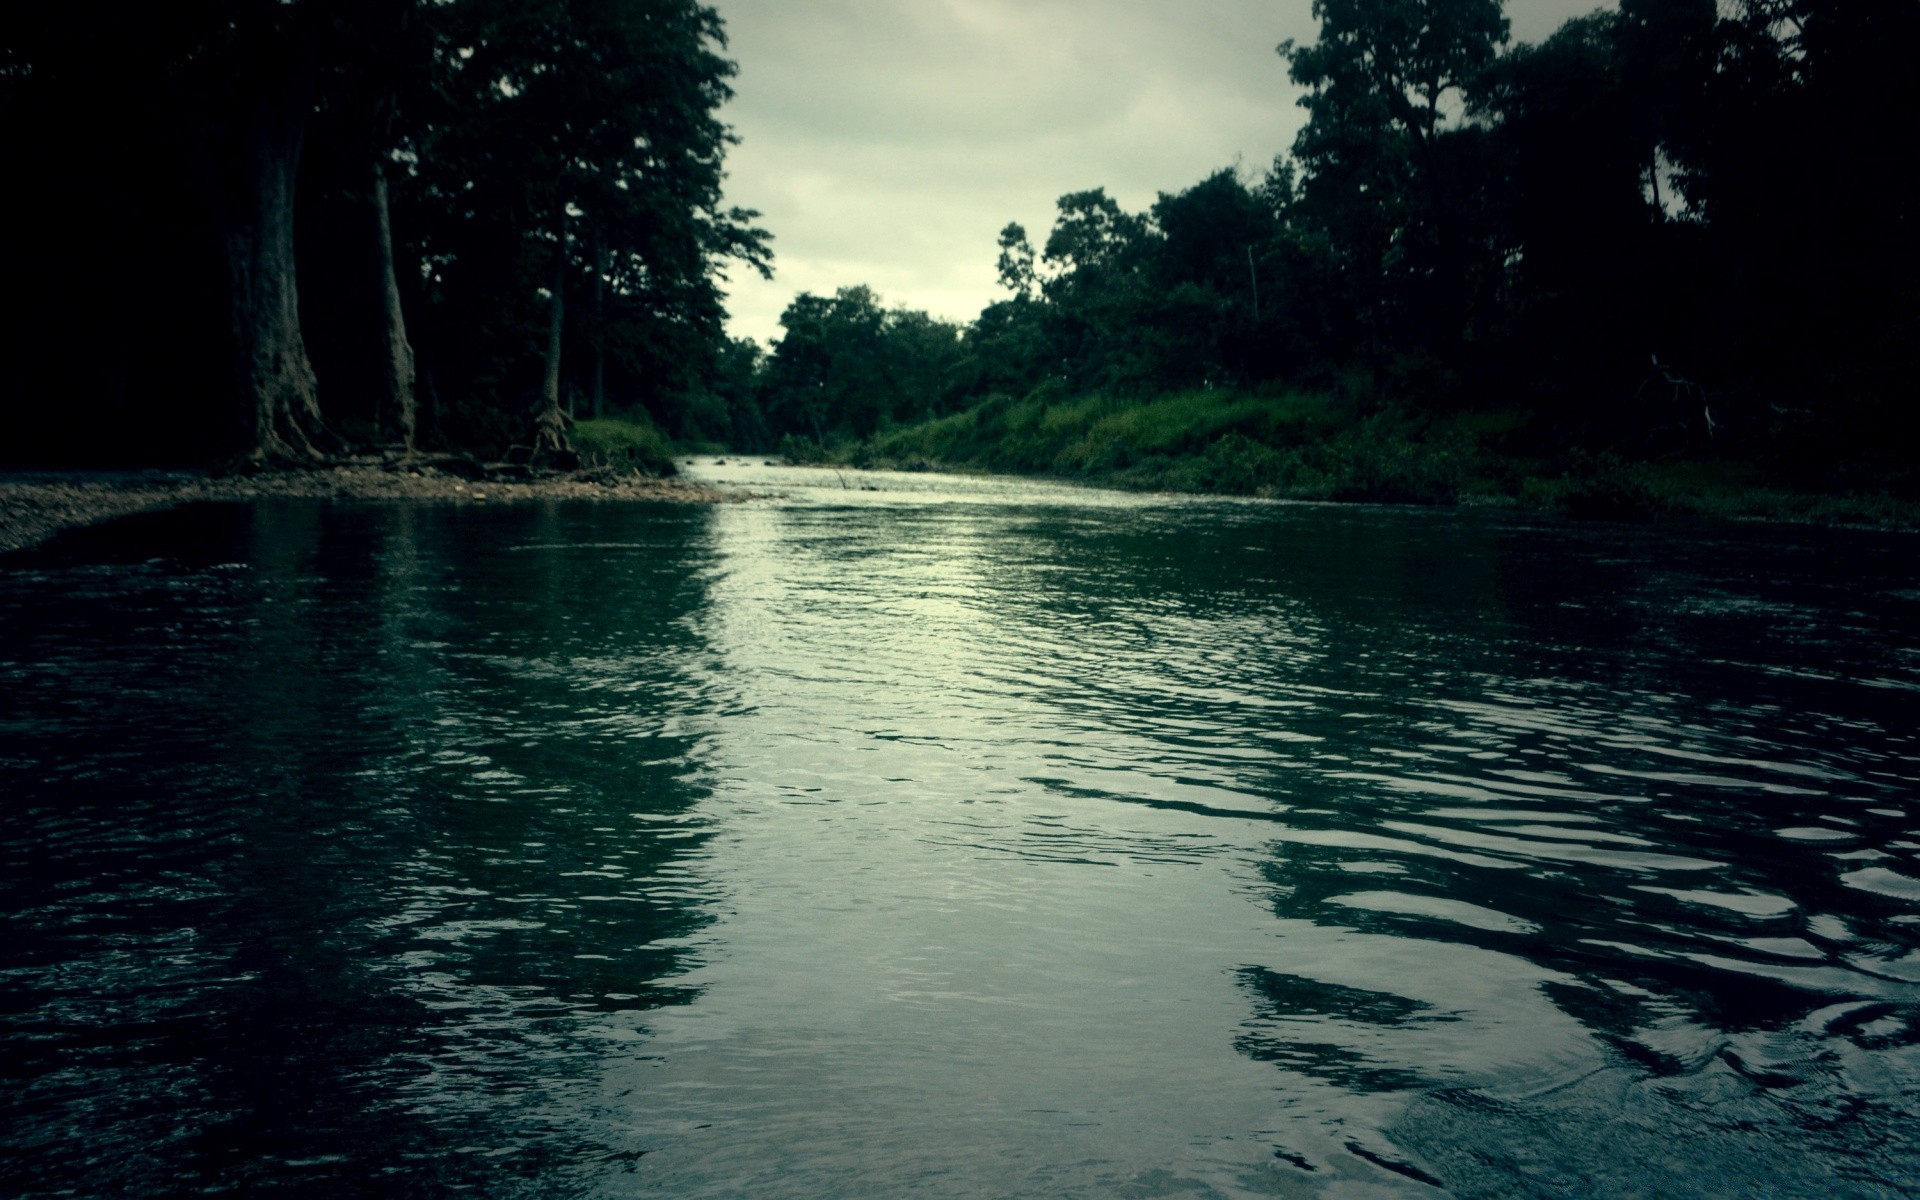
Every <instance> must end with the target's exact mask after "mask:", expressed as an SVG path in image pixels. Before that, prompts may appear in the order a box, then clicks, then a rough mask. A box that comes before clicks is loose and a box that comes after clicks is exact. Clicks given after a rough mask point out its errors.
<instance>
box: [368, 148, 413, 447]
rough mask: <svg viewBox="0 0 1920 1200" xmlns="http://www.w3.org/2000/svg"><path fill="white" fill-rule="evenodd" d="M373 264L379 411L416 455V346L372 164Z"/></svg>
mask: <svg viewBox="0 0 1920 1200" xmlns="http://www.w3.org/2000/svg"><path fill="white" fill-rule="evenodd" d="M372 200H373V217H374V240H375V243H376V244H375V247H374V265H375V269H376V271H377V272H378V274H377V277H376V282H377V284H378V287H379V292H380V385H381V387H380V392H381V394H380V412H379V425H380V429H381V432H382V434H383V435H385V436H395V435H397V436H398V437H399V440H400V443H401V444H402V445H403V446H405V447H406V452H407V454H408V455H409V456H411V455H412V454H413V434H414V417H415V405H414V392H413V385H414V366H413V346H412V345H411V344H410V343H409V342H408V341H407V317H406V313H405V312H404V311H402V309H401V307H400V279H399V276H398V274H397V273H396V272H395V270H394V261H393V220H392V216H391V213H390V211H389V208H388V204H387V172H386V169H385V168H384V167H382V166H381V165H380V163H379V162H378V161H377V160H376V161H375V162H374V164H373V196H372Z"/></svg>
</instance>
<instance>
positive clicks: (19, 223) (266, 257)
mask: <svg viewBox="0 0 1920 1200" xmlns="http://www.w3.org/2000/svg"><path fill="white" fill-rule="evenodd" d="M110 7H112V6H104V5H101V4H99V3H98V2H97V0H94V2H91V3H85V2H83V3H75V4H68V5H63V6H58V7H57V8H56V7H55V6H48V5H33V6H23V7H22V9H17V10H16V11H14V12H13V13H12V14H11V15H9V16H7V17H5V18H4V21H5V26H4V31H3V33H4V50H0V53H3V54H4V58H0V86H4V89H5V93H4V94H5V100H4V111H5V112H6V113H7V114H8V115H7V117H6V122H5V124H6V147H5V154H6V158H7V160H8V161H9V168H8V171H9V175H10V177H11V178H13V179H15V180H21V181H29V186H24V187H19V188H17V189H16V192H17V199H18V201H19V204H18V209H19V211H18V212H17V214H16V220H15V223H14V232H13V233H12V235H10V236H9V238H8V239H7V242H6V248H5V254H6V256H7V262H6V270H7V274H8V277H9V279H10V281H11V283H12V286H11V287H10V288H9V289H8V292H9V303H10V306H12V308H13V310H14V311H12V312H11V313H10V314H9V316H8V319H7V321H6V325H5V329H6V332H5V335H4V336H5V338H6V344H5V350H4V361H5V371H6V374H7V394H8V396H9V401H8V408H9V412H8V414H7V422H8V425H9V426H10V427H11V428H12V429H13V430H14V431H15V438H14V439H12V447H11V453H9V455H8V456H7V457H9V458H11V459H13V460H16V461H26V460H40V461H80V460H87V461H105V460H127V459H135V458H146V459H152V458H154V457H156V456H164V457H171V458H174V459H181V460H199V461H211V460H216V459H219V458H221V457H222V456H232V455H239V456H240V457H241V458H242V459H243V460H245V461H252V462H277V461H292V462H298V461H302V460H309V459H312V458H315V457H324V456H326V455H328V454H334V453H338V452H340V450H341V449H342V448H343V447H348V446H359V447H365V446H369V445H385V446H388V447H393V446H405V447H408V448H419V449H423V450H427V449H430V450H433V451H436V452H454V451H461V452H470V453H475V454H480V455H483V456H498V455H501V454H505V453H509V452H511V450H512V449H513V448H515V447H519V448H521V449H523V450H526V451H527V452H530V453H533V454H536V455H538V454H541V453H547V454H552V455H555V456H557V457H556V459H555V461H564V458H565V456H566V455H567V453H568V452H569V448H570V447H569V434H570V432H572V431H570V429H569V425H570V424H571V422H572V420H573V419H587V418H591V417H612V416H618V417H621V418H623V419H624V420H625V422H626V428H628V429H629V430H632V431H637V432H635V433H634V435H633V436H632V437H631V438H630V439H629V440H630V441H631V442H632V444H633V445H635V446H636V447H638V446H646V447H651V448H652V449H650V450H649V451H648V452H647V454H645V455H643V456H642V457H643V459H645V460H646V461H653V462H658V461H659V460H660V459H661V458H662V457H663V454H664V452H665V450H666V448H668V447H669V446H670V445H672V446H678V447H680V448H682V449H722V448H725V449H731V450H740V451H754V452H762V451H774V450H784V451H785V452H786V453H788V454H789V455H791V456H794V457H799V458H837V459H840V460H843V461H861V462H868V461H890V462H895V463H905V464H909V465H914V464H921V463H926V464H935V463H938V464H947V465H954V464H971V465H976V466H983V467H992V468H1001V469H1016V470H1027V471H1041V472H1049V473H1055V474H1068V475H1081V476H1085V477H1090V478H1103V479H1118V480H1120V481H1122V482H1128V481H1131V482H1135V483H1140V484H1144V485H1150V486H1175V487H1182V488H1187V489H1196V490H1225V491H1248V492H1266V493H1270V494H1281V495H1287V494H1294V495H1315V496H1329V497H1333V498H1375V499H1411V500H1439V501H1451V500H1456V499H1459V498H1461V496H1462V495H1463V493H1471V492H1473V491H1475V490H1482V491H1496V492H1497V491H1505V492H1509V493H1512V492H1516V491H1519V490H1522V489H1523V486H1524V485H1525V484H1526V480H1525V479H1523V478H1522V477H1523V476H1534V475H1541V474H1545V475H1550V476H1562V477H1573V476H1579V477H1581V478H1583V479H1585V480H1587V481H1588V482H1589V483H1591V482H1592V481H1593V480H1594V479H1596V478H1600V479H1601V482H1602V484H1603V485H1605V484H1606V479H1605V478H1604V477H1607V476H1609V472H1611V473H1612V475H1613V476H1618V475H1619V470H1618V468H1619V467H1620V466H1621V465H1622V464H1627V465H1632V464H1674V463H1690V464H1696V465H1698V464H1709V465H1714V464H1717V466H1715V467H1714V469H1719V470H1723V471H1724V470H1730V469H1733V467H1734V466H1737V469H1738V471H1739V472H1741V473H1744V474H1743V475H1742V477H1743V478H1750V479H1764V480H1767V481H1769V482H1776V483H1779V484H1782V485H1785V486H1791V487H1797V488H1805V489H1815V490H1821V491H1827V492H1845V491H1852V492H1875V493H1882V494H1887V495H1891V496H1895V497H1906V498H1914V497H1917V496H1920V474H1916V472H1915V470H1914V463H1915V461H1916V459H1915V454H1914V450H1915V434H1916V428H1917V426H1920V423H1917V422H1916V419H1915V416H1914V412H1913V406H1912V403H1911V401H1910V399H1909V397H1908V392H1909V391H1910V388H1911V385H1910V383H1908V382H1907V381H1908V380H1910V379H1911V378H1912V377H1913V375H1914V368H1915V366H1916V362H1915V359H1916V353H1917V351H1920V328H1916V315H1917V314H1920V270H1917V269H1916V268H1920V259H1917V255H1916V231H1915V224H1916V222H1915V219H1914V214H1913V211H1912V210H1913V200H1912V193H1911V191H1910V189H1908V188H1907V187H1906V186H1905V185H1904V184H1903V182H1902V177H1903V174H1904V172H1903V171H1902V162H1903V158H1904V156H1903V155H1902V154H1900V153H1899V152H1898V144H1900V143H1901V142H1902V141H1903V140H1904V139H1902V138H1901V137H1900V135H1899V134H1897V133H1895V132H1893V130H1894V129H1896V128H1897V126H1896V125H1895V122H1896V121H1897V120H1898V119H1899V116H1900V115H1901V114H1903V113H1905V112H1907V111H1910V110H1911V108H1912V107H1913V105H1914V102H1915V100H1916V99H1920V97H1916V90H1917V89H1920V83H1917V82H1916V77H1915V74H1914V73H1913V72H1912V71H1911V70H1910V69H1908V67H1907V65H1906V64H1905V63H1904V62H1903V61H1902V58H1903V56H1904V54H1905V53H1906V50H1907V48H1908V47H1911V46H1913V45H1915V44H1920V4H1915V3H1912V2H1910V0H1900V2H1898V3H1886V2H1884V0H1621V3H1620V4H1619V6H1618V8H1617V9H1602V10H1599V11H1596V12H1594V13H1592V14H1591V15H1588V16H1584V17H1580V18H1577V19H1575V20H1572V21H1570V22H1568V23H1567V24H1565V25H1564V26H1563V27H1562V28H1560V29H1559V30H1558V31H1557V32H1556V33H1554V34H1553V35H1552V36H1551V37H1549V38H1548V39H1546V40H1545V41H1544V42H1542V43H1541V44H1538V45H1528V44H1517V43H1514V42H1512V41H1511V39H1510V37H1509V33H1508V23H1507V21H1506V19H1505V17H1504V16H1503V13H1502V7H1501V4H1500V3H1499V0H1315V3H1314V6H1313V7H1314V14H1315V16H1316V18H1317V19H1318V21H1319V22H1320V36H1319V38H1318V39H1317V40H1316V41H1315V42H1313V43H1312V44H1295V43H1292V42H1289V43H1285V44H1282V45H1280V46H1279V47H1278V57H1277V59H1276V61H1275V88H1274V94H1275V97H1276V114H1275V119H1276V120H1279V119H1280V117H1281V113H1280V111H1279V110H1278V106H1279V105H1281V104H1283V103H1284V99H1282V97H1284V95H1285V88H1284V81H1285V80H1286V79H1287V78H1291V80H1292V81H1293V82H1294V83H1295V84H1296V85H1298V87H1299V88H1301V89H1303V96H1302V99H1301V100H1300V103H1301V105H1302V106H1303V107H1304V109H1305V122H1304V125H1303V127H1302V128H1301V131H1300V133H1299V136H1298V138H1297V140H1296V141H1295V143H1294V145H1293V147H1292V149H1291V152H1290V153H1288V154H1285V155H1283V156H1281V158H1280V159H1279V160H1278V161H1276V162H1274V163H1273V164H1271V166H1270V167H1268V168H1266V169H1264V170H1261V171H1249V170H1246V169H1244V168H1239V167H1223V168H1222V169H1221V170H1219V171H1217V172H1216V173H1214V174H1212V175H1210V176H1208V177H1207V178H1205V179H1203V180H1200V181H1199V182H1197V183H1194V184H1192V185H1191V186H1188V187H1186V188H1184V189H1182V190H1176V191H1169V192H1164V193H1162V194H1161V195H1160V196H1159V198H1158V199H1157V200H1156V201H1155V202H1154V203H1153V204H1152V205H1151V206H1150V208H1149V209H1148V210H1147V211H1144V212H1129V211H1127V210H1126V209H1125V208H1123V207H1122V206H1121V205H1120V204H1118V203H1116V202H1115V200H1114V199H1112V198H1111V197H1110V196H1108V194H1107V192H1106V191H1105V189H1104V188H1101V187H1099V186H1093V187H1090V188H1088V189H1086V190H1080V191H1075V192H1072V193H1069V194H1067V195H1064V196H1062V197H1061V198H1060V200H1059V202H1058V211H1057V215H1056V217H1055V220H1054V224H1053V227H1052V228H1051V229H1050V230H1048V231H1045V234H1044V236H1043V237H1041V236H1037V235H1035V234H1030V233H1029V232H1028V231H1027V230H1025V229H1023V228H1022V227H1021V226H1019V225H1018V224H1009V225H1007V226H1006V228H1005V229H1004V230H1003V231H1002V233H1001V235H1000V238H999V242H998V245H997V247H994V246H982V247H981V253H982V255H983V256H987V255H993V254H995V253H996V252H997V255H998V257H997V267H998V272H999V279H1000V283H1001V285H1002V287H1003V292H1004V298H1002V299H1000V300H998V301H996V302H994V303H992V304H990V305H989V306H988V307H987V308H986V309H984V310H983V311H982V312H981V313H980V314H979V315H978V316H977V317H976V318H975V319H974V320H972V321H971V322H967V323H964V324H963V323H959V322H954V321H949V320H944V319H941V318H937V317H934V316H930V315H928V314H926V313H922V312H917V311H912V310H910V309H906V308H901V307H895V306H889V305H888V304H887V303H886V301H885V299H884V298H883V297H881V296H878V295H876V294H875V293H874V292H873V291H872V290H871V289H869V288H867V287H864V286H861V285H859V284H858V283H855V282H851V281H850V282H849V284H848V285H847V286H845V287H842V288H840V289H839V290H837V291H836V292H835V294H833V295H831V296H821V295H811V294H802V295H800V296H798V297H797V298H796V299H795V300H794V301H793V303H792V304H791V306H790V307H789V308H788V309H787V311H786V313H785V315H784V317H783V320H782V325H783V329H784V334H783V336H782V337H781V338H780V339H778V340H777V341H776V342H775V343H773V344H772V345H771V346H769V347H762V346H760V345H758V344H755V343H752V342H749V341H737V340H732V339H729V338H728V337H727V336H726V334H725V332H724V328H723V323H722V322H723V318H724V310H723V304H724V297H723V292H722V282H721V280H720V278H719V275H720V272H721V270H722V269H723V268H724V267H726V266H727V265H728V264H732V267H733V269H736V270H738V269H755V270H762V271H765V270H768V269H769V268H770V266H771V263H772V257H771V241H770V235H769V234H768V233H767V231H765V230H762V229H760V228H759V227H758V226H757V225H756V224H755V221H756V219H757V215H756V214H754V213H752V212H747V211H742V210H740V209H738V208H729V207H727V206H726V204H725V203H724V201H723V198H722V189H721V184H722V178H723V162H724V154H725V150H726V147H727V146H728V144H729V141H730V136H731V135H730V133H729V131H728V129H727V127H726V126H725V124H724V123H723V122H722V120H721V118H720V115H719V112H720V108H721V106H722V105H723V103H724V102H725V100H726V98H727V96H728V94H729V93H728V87H727V80H728V79H729V78H730V76H731V73H732V71H733V66H732V64H731V63H730V62H729V61H728V60H727V59H726V58H725V45H726V43H725V36H724V30H723V28H722V26H721V23H720V21H719V18H718V17H717V15H716V14H715V13H714V12H713V11H712V10H711V9H708V8H706V7H704V6H701V5H698V4H694V3H685V2H681V0H538V2H517V0H453V2H450V3H433V4H426V3H394V2H392V0H386V2H375V0H300V2H299V3H294V4H279V3H267V2H264V0H262V2H241V0H213V2H208V3H202V4H197V5H190V6H184V7H181V6H166V7H165V9H164V11H161V10H159V9H157V8H154V7H151V6H150V7H149V8H146V9H143V10H140V11H138V12H135V13H121V12H119V11H117V9H116V10H115V11H113V12H111V13H109V12H108V11H107V10H108V8H110ZM28 9H31V10H32V11H26V10H28ZM109 17H111V18H112V19H108V18H109ZM1256 32H1257V31H1250V36H1251V35H1253V34H1255V33H1256ZM1088 182H1090V183H1091V182H1095V181H1088ZM296 201H297V203H296ZM296 260H297V264H298V276H297V280H296V277H295V269H294V268H295V263H296ZM667 439H670V442H669V441H668V440H667ZM1516 464H1517V465H1516ZM1730 464H1731V465H1732V466H1730ZM1615 482H1618V480H1617V479H1616V480H1615ZM1608 486H1610V485H1608ZM1635 486H1639V485H1638V484H1636V485H1635ZM1603 490H1604V489H1603Z"/></svg>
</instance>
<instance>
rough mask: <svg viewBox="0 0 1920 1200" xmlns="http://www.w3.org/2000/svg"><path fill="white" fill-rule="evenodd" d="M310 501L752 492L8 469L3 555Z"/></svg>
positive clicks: (365, 476)
mask: <svg viewBox="0 0 1920 1200" xmlns="http://www.w3.org/2000/svg"><path fill="white" fill-rule="evenodd" d="M283 496H284V497H308V498H317V499H336V500H349V501H364V502H371V503H403V502H416V501H418V502H426V503H435V504H513V503H524V502H526V501H530V500H599V501H665V502H668V503H683V504H721V503H729V502H733V501H737V500H744V499H748V498H750V497H749V496H748V494H747V493H745V492H733V491H724V490H722V489H719V488H714V487H708V486H707V485H705V484H699V483H691V482H687V481H685V480H679V479H650V478H647V477H645V476H639V475H623V474H615V473H612V472H606V471H585V472H578V473H575V474H570V475H549V476H541V477H536V478H532V479H485V480H474V479H467V478H464V477H462V476H460V475H456V474H452V473H449V472H446V471H441V470H438V469H436V468H431V467H429V468H425V469H404V468H403V469H394V468H393V467H390V466H381V465H361V464H353V465H347V466H336V467H324V468H318V469H311V470H307V469H299V470H284V471H266V472H261V473H259V474H253V475H218V476H216V475H205V474H193V473H180V472H173V473H168V472H151V471H147V472H142V471H127V472H105V473H97V474H93V473H88V472H79V471H74V472H22V473H18V474H0V553H6V552H8V551H12V550H23V549H26V548H28V547H30V546H36V545H38V544H40V543H41V542H43V541H45V540H46V539H48V538H50V537H52V536H53V535H54V534H56V533H59V532H60V531H61V530H63V529H71V528H74V527H76V526H80V525H91V524H93V523H94V522H96V521H105V520H110V519H112V518H114V517H122V516H126V515H128V514H130V513H137V512H147V511H150V510H152V509H159V508H170V507H173V506H174V505H179V504H192V503H196V502H200V501H244V500H258V499H263V498H267V497H283Z"/></svg>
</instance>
